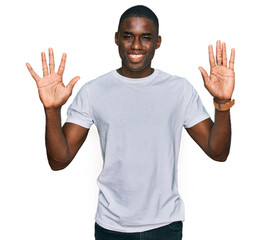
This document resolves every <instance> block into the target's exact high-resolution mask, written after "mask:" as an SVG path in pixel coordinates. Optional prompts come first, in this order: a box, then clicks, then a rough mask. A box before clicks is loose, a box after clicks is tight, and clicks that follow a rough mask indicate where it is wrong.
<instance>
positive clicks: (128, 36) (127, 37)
mask: <svg viewBox="0 0 261 240" xmlns="http://www.w3.org/2000/svg"><path fill="white" fill-rule="evenodd" d="M123 38H124V39H131V38H132V36H130V35H125V36H123Z"/></svg>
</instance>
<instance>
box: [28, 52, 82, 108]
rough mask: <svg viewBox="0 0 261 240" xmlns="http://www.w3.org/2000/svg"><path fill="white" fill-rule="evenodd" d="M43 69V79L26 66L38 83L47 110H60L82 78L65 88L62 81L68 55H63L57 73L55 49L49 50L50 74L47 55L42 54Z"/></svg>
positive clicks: (74, 80)
mask: <svg viewBox="0 0 261 240" xmlns="http://www.w3.org/2000/svg"><path fill="white" fill-rule="evenodd" d="M41 55H42V67H43V77H42V78H40V77H39V76H38V75H37V74H36V73H35V71H34V70H33V68H32V67H31V65H30V64H29V63H26V66H27V68H28V70H29V72H30V73H31V75H32V77H33V78H34V80H35V81H36V84H37V87H38V92H39V96H40V99H41V101H42V103H43V105H44V107H45V108H46V109H47V108H60V107H61V106H62V105H63V104H65V103H66V101H67V100H68V98H69V97H70V96H71V94H72V89H73V87H74V85H75V84H76V82H77V81H78V80H79V79H80V77H75V78H73V79H72V80H71V81H70V82H69V84H68V85H67V86H66V87H65V86H64V84H63V81H62V77H63V72H64V68H65V61H66V54H65V53H64V54H63V55H62V60H61V63H60V66H59V69H58V72H57V73H55V67H54V55H53V49H52V48H49V69H50V72H48V67H47V62H46V57H45V53H44V52H42V53H41Z"/></svg>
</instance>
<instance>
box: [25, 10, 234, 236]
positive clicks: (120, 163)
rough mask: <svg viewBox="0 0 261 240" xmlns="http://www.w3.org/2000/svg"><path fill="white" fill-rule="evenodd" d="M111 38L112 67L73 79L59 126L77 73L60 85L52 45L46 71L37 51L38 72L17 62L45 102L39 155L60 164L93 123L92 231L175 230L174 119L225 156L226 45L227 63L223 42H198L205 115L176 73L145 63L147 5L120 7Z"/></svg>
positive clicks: (150, 47) (178, 229) (154, 26)
mask: <svg viewBox="0 0 261 240" xmlns="http://www.w3.org/2000/svg"><path fill="white" fill-rule="evenodd" d="M115 42H116V44H117V45H118V49H119V54H120V57H121V59H122V66H121V68H119V69H117V70H113V71H111V72H109V73H107V74H105V75H103V76H101V77H99V78H97V79H95V80H93V81H89V82H87V83H86V84H85V85H84V86H83V87H82V89H81V90H80V91H79V93H78V94H77V96H76V98H75V99H74V101H73V103H72V104H71V106H70V107H69V109H68V117H67V120H66V123H65V124H64V125H63V127H61V114H60V111H61V107H62V105H63V104H64V103H65V102H66V101H67V100H68V98H69V96H70V95H71V93H72V89H73V86H74V85H75V84H76V82H77V81H78V80H79V77H75V78H74V79H72V80H71V81H70V82H69V84H68V85H67V86H66V87H65V86H64V85H63V82H62V76H63V72H64V67H65V60H66V54H63V56H62V60H61V64H60V66H59V69H58V72H57V73H55V67H54V56H53V50H52V49H49V69H50V71H48V67H47V62H46V57H45V54H44V53H42V65H43V78H40V77H39V76H38V75H37V74H36V73H35V72H34V71H33V69H32V67H31V66H30V65H29V64H28V63H27V67H28V70H29V71H30V73H31V74H32V76H33V78H34V79H35V80H36V83H37V86H38V90H39V95H40V99H41V101H42V103H43V105H44V109H45V114H46V149H47V157H48V161H49V164H50V166H51V168H52V169H53V170H61V169H63V168H65V167H67V166H68V165H69V164H70V162H71V161H72V160H73V158H74V156H75V155H76V153H77V152H78V150H79V149H80V147H81V146H82V144H83V142H84V141H85V139H86V137H87V135H88V131H89V129H90V127H91V126H92V124H95V125H96V126H97V129H98V132H99V137H100V144H101V149H102V157H103V161H104V165H103V169H102V172H101V173H100V175H99V177H98V179H97V184H98V187H99V201H98V208H97V212H96V217H95V220H96V223H95V238H96V240H103V239H106V240H110V239H119V240H121V239H127V240H131V239H161V240H168V239H172V240H173V239H181V238H182V222H183V220H184V205H183V201H182V199H181V198H180V195H179V193H178V186H177V163H178V154H179V146H180V139H181V133H182V129H183V126H184V127H185V128H186V130H187V132H188V133H189V135H190V136H191V137H192V138H193V139H194V141H195V142H196V143H197V144H198V145H199V146H200V147H201V148H202V149H203V151H204V152H205V153H206V154H207V155H208V156H209V157H211V158H212V159H214V160H216V161H225V160H226V159H227V156H228V154H229V149H230V139H231V126H230V113H229V109H230V107H231V106H233V104H234V101H231V97H232V93H233V89H234V79H235V75H234V70H233V67H234V57H235V50H234V49H232V50H231V56H230V61H229V67H227V57H226V55H227V54H226V45H225V43H223V44H222V46H221V42H220V41H217V45H216V54H217V56H216V61H215V59H214V54H213V49H212V46H211V45H210V46H209V49H208V50H209V61H210V66H211V72H210V76H208V74H207V72H206V71H205V70H204V69H203V68H202V67H199V70H200V71H201V73H202V76H203V79H204V83H205V87H206V88H207V90H208V91H209V92H210V94H211V95H212V96H213V97H214V105H215V107H216V112H215V122H214V123H213V122H212V120H211V119H210V117H209V115H208V113H207V112H206V110H205V108H204V106H203V105H202V103H201V101H200V98H199V96H198V94H197V92H196V91H195V89H194V88H193V87H192V85H191V84H190V83H189V82H188V81H187V80H186V79H184V78H180V77H176V76H175V77H174V76H171V75H169V74H167V73H165V72H162V71H160V70H158V69H153V68H151V61H152V59H153V56H154V53H155V50H156V49H157V48H159V47H160V44H161V37H160V36H159V35H158V19H157V17H156V15H155V14H154V13H153V12H152V11H151V10H150V9H149V8H147V7H145V6H134V7H132V8H130V9H128V10H126V11H125V12H124V13H123V15H122V16H121V19H120V23H119V27H118V31H117V32H116V34H115Z"/></svg>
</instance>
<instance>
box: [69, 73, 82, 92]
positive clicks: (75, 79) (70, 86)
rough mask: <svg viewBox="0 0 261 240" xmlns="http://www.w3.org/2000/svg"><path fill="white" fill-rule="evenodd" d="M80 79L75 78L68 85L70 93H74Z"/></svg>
mask: <svg viewBox="0 0 261 240" xmlns="http://www.w3.org/2000/svg"><path fill="white" fill-rule="evenodd" d="M79 79H80V77H79V76H77V77H75V78H73V79H72V80H71V81H70V82H69V83H68V85H67V86H66V88H68V89H70V91H72V89H73V87H74V85H75V84H76V83H77V82H78V80H79Z"/></svg>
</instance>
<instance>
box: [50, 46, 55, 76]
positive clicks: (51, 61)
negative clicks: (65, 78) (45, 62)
mask: <svg viewBox="0 0 261 240" xmlns="http://www.w3.org/2000/svg"><path fill="white" fill-rule="evenodd" d="M49 68H50V73H53V72H54V56H53V49H52V48H49Z"/></svg>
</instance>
